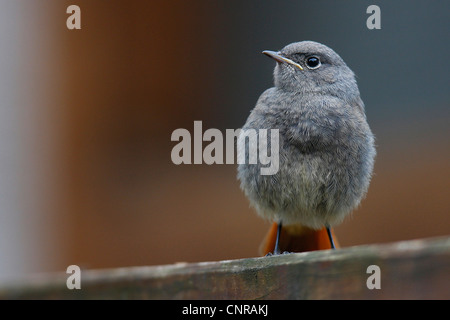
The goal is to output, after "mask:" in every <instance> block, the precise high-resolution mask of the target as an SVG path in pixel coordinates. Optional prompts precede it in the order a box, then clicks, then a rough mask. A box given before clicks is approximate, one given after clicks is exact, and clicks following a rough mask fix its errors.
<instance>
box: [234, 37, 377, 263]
mask: <svg viewBox="0 0 450 320" xmlns="http://www.w3.org/2000/svg"><path fill="white" fill-rule="evenodd" d="M263 53H264V54H266V55H267V56H269V57H271V58H273V59H275V61H276V62H277V63H276V66H275V71H274V83H275V86H274V87H273V88H270V89H267V90H266V91H265V92H264V93H263V94H262V95H261V96H260V98H259V100H258V102H257V104H256V106H255V108H254V109H253V110H252V111H251V113H250V116H249V117H248V119H247V122H246V123H245V125H244V127H243V129H256V132H258V130H260V129H278V130H279V170H278V172H277V173H275V174H273V175H261V172H260V168H261V166H262V165H261V164H260V163H257V164H248V163H244V164H240V165H239V166H238V178H239V180H240V182H241V188H242V189H243V191H244V192H245V194H246V196H247V197H248V199H249V200H250V203H251V205H252V206H253V207H255V209H256V211H257V212H258V214H259V215H260V216H262V217H264V218H266V219H269V220H272V221H274V222H276V223H277V226H278V227H277V240H276V245H275V248H274V252H273V253H274V254H279V253H280V248H279V245H278V242H279V241H280V239H279V238H280V233H281V226H282V225H283V226H287V227H289V226H290V225H297V224H299V225H302V226H305V227H307V228H310V229H314V230H319V229H322V230H326V231H327V232H328V236H329V239H330V242H331V247H332V248H334V244H333V239H332V236H331V232H330V227H332V226H334V225H336V224H338V223H340V222H342V220H343V219H344V217H345V216H347V215H348V214H349V213H350V212H352V210H354V209H355V208H356V207H357V206H358V205H359V203H360V201H361V200H362V199H363V198H364V196H365V195H366V193H367V190H368V187H369V183H370V179H371V176H372V170H373V165H374V158H375V154H376V152H375V147H374V136H373V134H372V132H371V130H370V128H369V125H368V124H367V121H366V115H365V112H364V103H363V101H362V100H361V98H360V93H359V90H358V86H357V83H356V80H355V76H354V74H353V72H352V71H351V70H350V68H349V67H348V66H347V65H346V64H345V62H344V61H343V60H342V58H341V57H340V56H339V55H338V54H337V53H336V52H334V51H333V50H332V49H330V48H329V47H327V46H325V45H323V44H320V43H317V42H313V41H302V42H297V43H292V44H289V45H287V46H286V47H284V48H283V49H282V50H281V51H279V52H273V51H264V52H263ZM247 153H248V150H247ZM247 156H248V154H247Z"/></svg>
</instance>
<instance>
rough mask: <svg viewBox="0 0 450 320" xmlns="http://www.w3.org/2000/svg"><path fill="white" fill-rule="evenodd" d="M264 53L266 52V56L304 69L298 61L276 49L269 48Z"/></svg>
mask: <svg viewBox="0 0 450 320" xmlns="http://www.w3.org/2000/svg"><path fill="white" fill-rule="evenodd" d="M262 53H264V54H265V55H266V56H268V57H270V58H272V59H275V60H276V61H278V62H281V63H288V64H290V65H293V66H294V67H297V68H299V69H300V70H303V68H302V66H301V65H299V64H298V63H297V62H294V61H292V60H291V59H288V58H285V57H283V56H282V55H280V54H279V53H278V52H275V51H269V50H265V51H263V52H262Z"/></svg>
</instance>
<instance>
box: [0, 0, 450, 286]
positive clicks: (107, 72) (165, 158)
mask: <svg viewBox="0 0 450 320" xmlns="http://www.w3.org/2000/svg"><path fill="white" fill-rule="evenodd" d="M351 3H352V6H347V5H346V6H345V8H343V7H341V6H340V5H339V4H337V3H336V2H334V1H315V2H313V3H309V4H304V3H300V2H298V3H292V2H291V1H280V2H277V4H275V3H272V2H264V3H263V4H261V3H260V2H259V1H243V2H236V3H229V2H225V1H195V2H192V3H191V2H182V1H170V2H169V1H136V0H131V1H114V0H108V1H99V0H85V1H50V0H42V1H39V2H37V1H36V2H32V1H24V0H19V1H0V4H1V10H0V68H1V69H0V70H1V72H0V97H1V98H2V104H1V105H0V130H1V133H2V134H1V135H0V170H1V172H2V178H3V179H2V181H1V182H0V193H1V195H0V219H1V220H0V280H5V279H6V280H8V279H11V278H16V277H23V276H25V275H28V274H31V273H41V272H53V271H63V270H65V269H66V267H67V266H68V265H71V264H77V265H79V266H81V267H85V268H111V267H126V266H135V265H156V264H169V263H175V262H180V261H188V262H194V261H210V260H224V259H236V258H244V257H253V256H257V255H258V246H259V243H260V241H261V240H262V238H263V236H264V234H265V232H266V231H267V229H268V227H269V225H270V224H269V223H268V222H265V221H263V220H261V219H260V218H259V217H257V215H256V214H255V212H254V211H253V210H252V209H251V208H249V204H248V201H247V199H246V198H245V196H244V194H243V193H242V192H241V190H240V189H239V183H238V181H237V179H236V165H210V166H208V165H179V166H177V165H174V164H173V163H172V161H171V158H170V154H171V149H172V147H173V146H174V145H175V144H176V143H175V142H172V141H171V139H170V138H171V134H172V132H173V131H174V130H175V129H177V128H186V129H188V130H189V131H190V132H193V123H194V121H195V120H201V121H203V130H206V129H208V128H218V129H220V130H223V131H224V130H225V129H226V128H233V129H236V128H239V127H241V126H242V125H243V124H244V122H245V120H246V118H247V115H248V114H249V112H250V110H251V109H252V108H253V107H254V105H255V103H256V100H257V99H258V97H259V95H260V94H261V93H262V92H263V91H264V90H265V89H266V88H269V87H270V86H272V70H273V67H274V63H273V61H270V60H269V59H267V57H264V56H263V55H262V54H261V51H262V50H265V49H268V50H278V49H281V48H282V47H283V46H284V45H286V44H288V43H291V42H295V41H301V40H315V41H319V42H322V43H324V44H327V45H329V46H330V47H332V48H333V49H335V50H336V51H337V52H338V53H339V54H340V55H341V56H342V57H343V59H344V60H345V61H346V62H347V64H348V65H349V66H350V67H351V68H352V70H353V71H354V72H355V73H356V75H357V80H358V83H359V86H360V91H361V94H362V98H363V100H364V101H365V104H366V110H367V115H368V121H369V124H370V125H371V127H372V130H373V131H374V133H375V135H376V137H377V150H378V156H377V159H376V166H375V175H374V177H373V181H372V184H371V187H370V189H369V193H368V196H367V198H366V199H365V200H364V201H363V202H362V205H361V207H360V208H359V209H358V210H356V211H355V212H354V214H353V215H352V216H351V217H350V218H347V219H346V220H345V222H344V223H343V224H342V225H341V226H338V227H337V228H336V229H335V230H336V234H337V236H338V238H339V242H340V243H341V245H342V246H353V245H359V244H370V243H384V242H390V241H397V240H406V239H415V238H423V237H433V236H441V235H449V234H450V223H449V222H450V217H449V212H450V201H449V186H450V183H449V173H450V166H449V159H450V150H449V144H448V141H449V132H450V130H449V119H450V117H449V115H450V113H449V107H450V105H449V103H450V91H449V90H448V84H449V76H448V75H449V74H450V70H449V64H448V63H444V62H445V58H447V57H449V56H450V55H449V53H450V52H449V51H450V45H449V43H448V41H443V39H447V38H448V26H449V22H448V21H450V19H449V18H450V17H449V12H450V10H449V9H450V8H449V7H450V6H449V4H448V3H434V5H433V6H429V5H427V3H426V2H425V1H422V2H417V1H412V2H411V1H398V2H397V1H396V2H395V3H388V2H386V3H384V2H383V4H382V5H380V7H381V15H382V22H381V24H382V29H381V30H368V29H367V27H366V19H367V17H368V15H367V14H366V8H367V6H368V5H369V4H364V3H361V2H360V1H352V2H351ZM71 4H76V5H78V6H79V7H80V8H81V26H82V28H81V30H68V29H67V28H66V19H67V18H68V17H69V14H67V13H66V8H67V7H68V6H69V5H71ZM405 6H407V8H408V14H403V13H404V12H405Z"/></svg>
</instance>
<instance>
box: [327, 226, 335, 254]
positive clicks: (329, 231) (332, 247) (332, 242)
mask: <svg viewBox="0 0 450 320" xmlns="http://www.w3.org/2000/svg"><path fill="white" fill-rule="evenodd" d="M325 228H326V229H327V233H328V239H330V244H331V249H336V246H335V245H334V241H333V235H332V234H331V229H330V226H326V227H325Z"/></svg>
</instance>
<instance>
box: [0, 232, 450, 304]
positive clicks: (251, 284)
mask: <svg viewBox="0 0 450 320" xmlns="http://www.w3.org/2000/svg"><path fill="white" fill-rule="evenodd" d="M371 265H375V266H378V267H379V270H380V273H379V280H380V281H379V283H380V286H381V288H380V289H369V288H368V287H367V280H368V278H369V277H371V276H375V274H372V273H367V269H368V267H369V266H371ZM68 276H69V275H68V274H66V273H58V274H51V275H41V276H36V277H32V278H30V279H26V281H23V282H21V283H15V284H11V285H8V286H3V287H1V288H0V298H1V299H450V289H449V288H450V237H443V238H432V239H421V240H411V241H402V242H396V243H391V244H381V245H364V246H356V247H349V248H342V249H338V250H334V251H333V250H326V251H315V252H305V253H293V254H286V255H280V256H271V257H261V258H247V259H239V260H226V261H217V262H200V263H177V264H173V265H163V266H148V267H131V268H118V269H106V270H82V271H81V289H79V290H77V289H73V290H69V289H68V288H67V286H66V280H67V278H68ZM369 282H371V281H369ZM371 283H372V282H371Z"/></svg>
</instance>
